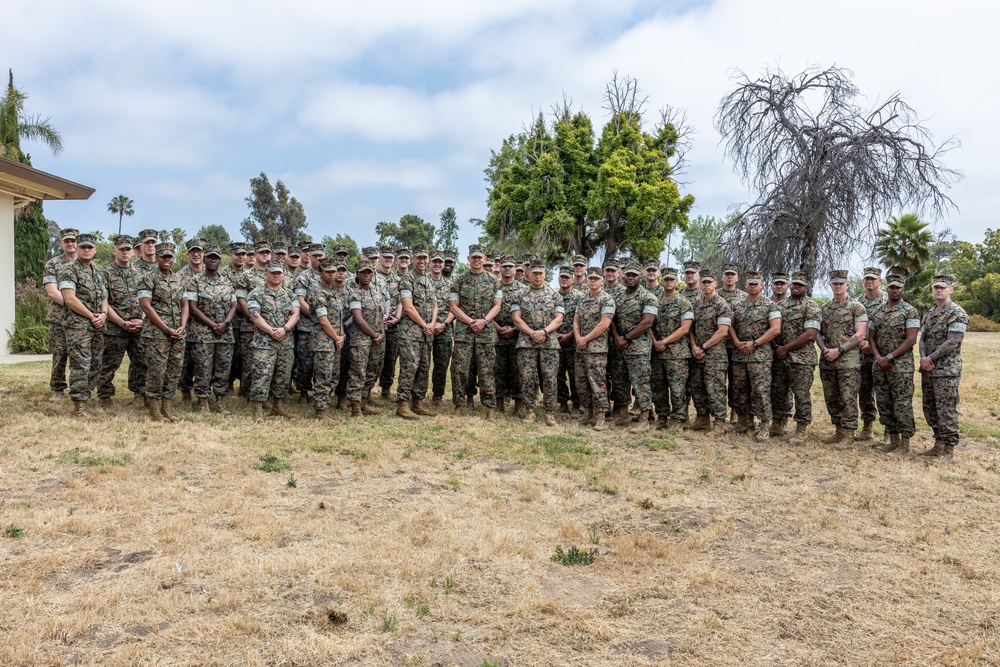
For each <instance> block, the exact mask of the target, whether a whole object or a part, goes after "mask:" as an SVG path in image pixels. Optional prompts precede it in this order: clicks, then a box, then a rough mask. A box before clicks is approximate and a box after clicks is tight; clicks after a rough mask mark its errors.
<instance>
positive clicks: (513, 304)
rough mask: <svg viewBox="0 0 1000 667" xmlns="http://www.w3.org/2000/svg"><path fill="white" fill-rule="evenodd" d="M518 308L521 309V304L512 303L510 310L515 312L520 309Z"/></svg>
mask: <svg viewBox="0 0 1000 667" xmlns="http://www.w3.org/2000/svg"><path fill="white" fill-rule="evenodd" d="M518 310H521V306H520V305H518V304H516V303H512V304H510V312H512V313H513V312H515V311H518Z"/></svg>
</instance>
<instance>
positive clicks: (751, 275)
mask: <svg viewBox="0 0 1000 667" xmlns="http://www.w3.org/2000/svg"><path fill="white" fill-rule="evenodd" d="M743 278H744V280H745V281H746V284H747V285H760V284H761V283H762V282H764V276H762V275H761V274H760V271H747V272H746V273H744V274H743Z"/></svg>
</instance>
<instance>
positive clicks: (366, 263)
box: [354, 259, 375, 273]
mask: <svg viewBox="0 0 1000 667" xmlns="http://www.w3.org/2000/svg"><path fill="white" fill-rule="evenodd" d="M374 270H375V268H374V265H373V264H372V261H371V260H370V259H359V260H358V263H357V264H355V265H354V272H355V273H361V272H363V271H374Z"/></svg>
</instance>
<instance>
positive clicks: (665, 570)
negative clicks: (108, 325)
mask: <svg viewBox="0 0 1000 667" xmlns="http://www.w3.org/2000/svg"><path fill="white" fill-rule="evenodd" d="M998 348H1000V336H998V335H989V334H970V335H969V336H968V337H967V342H966V344H965V359H966V366H965V369H966V375H965V377H964V378H963V385H962V392H963V396H962V398H963V403H962V419H963V421H962V427H963V431H964V433H963V438H964V439H963V443H962V446H961V447H960V448H959V449H958V450H957V451H956V458H955V461H954V462H952V463H937V462H926V461H925V460H920V459H917V458H905V459H902V460H900V459H899V458H897V457H889V456H885V455H880V454H877V453H875V452H872V451H871V450H870V449H869V448H868V447H867V446H865V447H862V446H858V447H856V448H854V449H850V450H848V451H834V450H832V449H831V448H829V447H827V446H824V445H821V444H818V442H816V443H812V444H806V445H802V446H793V445H790V444H788V443H787V442H783V441H781V440H772V441H770V442H769V443H766V444H757V443H754V442H753V441H752V440H751V439H749V438H747V437H743V436H732V437H727V438H725V439H721V440H710V439H708V438H707V437H704V436H701V435H689V434H685V433H676V434H673V433H665V432H659V433H654V434H651V435H649V436H648V437H641V438H635V437H629V436H627V435H626V434H624V433H622V432H621V431H618V430H615V429H613V428H612V429H610V430H609V431H607V432H605V433H603V434H595V433H594V432H593V431H589V430H584V429H581V428H579V427H577V426H576V425H575V424H573V423H570V422H568V421H561V422H560V424H559V426H558V427H556V428H551V429H550V428H546V427H545V426H543V425H535V426H526V425H523V424H522V423H521V422H519V421H515V420H513V419H505V418H501V419H500V420H499V421H498V422H496V424H495V425H488V424H487V423H485V422H484V421H482V420H481V419H479V418H477V416H478V413H480V410H479V409H477V410H476V411H475V414H474V416H473V417H466V418H464V419H459V418H455V417H453V416H451V415H450V414H445V415H442V416H440V417H438V418H436V419H424V420H421V421H420V422H419V423H416V424H412V423H407V422H403V421H402V420H399V419H398V418H396V417H394V416H385V417H378V418H366V419H363V420H358V421H355V422H351V423H350V424H348V423H347V421H346V419H345V420H344V423H343V424H338V425H334V426H333V427H325V426H323V427H320V426H317V424H316V422H315V421H312V420H308V419H306V418H305V417H306V416H307V415H308V412H307V411H306V410H305V409H304V408H302V409H299V408H298V406H295V407H296V409H297V410H298V411H299V413H300V414H301V416H302V417H303V418H301V419H296V420H292V421H279V420H269V421H268V422H267V424H266V426H265V427H264V428H259V429H255V428H254V426H253V424H252V422H251V420H250V419H249V417H248V416H247V415H245V414H241V415H239V416H234V417H219V416H216V415H212V416H209V417H203V416H201V415H195V414H193V413H185V414H184V415H183V420H182V421H181V423H179V424H175V425H171V424H151V423H149V422H147V421H146V420H145V418H144V415H143V414H142V413H140V412H139V411H137V410H134V409H132V408H130V407H125V406H124V405H123V406H122V407H120V408H119V409H118V411H117V412H115V413H114V414H113V415H111V416H108V417H107V418H106V419H104V420H102V421H99V422H94V423H84V424H81V423H78V422H75V421H74V420H72V419H70V418H69V412H70V406H69V405H68V404H63V405H51V404H49V403H47V402H45V400H44V399H45V398H46V394H47V376H48V368H47V366H46V364H37V363H36V364H24V365H15V366H2V367H0V531H2V532H0V665H4V666H14V665H74V664H82V665H105V666H114V665H145V664H152V665H427V666H431V665H452V664H454V665H462V666H473V667H485V666H488V665H507V666H511V665H529V666H541V665H546V666H547V665H630V666H631V665H707V664H712V665H758V664H766V665H892V664H901V665H913V664H915V665H995V664H1000V565H998V554H1000V532H998V530H997V526H998V521H997V516H998V512H1000V378H998V372H1000V358H998V357H1000V353H998ZM120 375H121V374H120ZM815 390H816V399H817V401H818V406H817V408H816V409H815V414H816V421H815V424H814V430H815V431H816V432H817V436H822V435H825V434H826V433H828V432H829V431H830V428H829V426H828V424H827V423H825V421H824V420H825V417H826V414H825V412H824V411H823V408H822V400H821V398H820V397H819V393H818V392H819V382H818V381H817V382H816V385H815ZM918 392H919V386H918ZM233 403H234V404H235V403H236V401H233ZM916 403H917V406H918V407H917V412H918V415H919V397H918V398H917V399H916ZM449 412H450V411H449ZM340 414H342V415H343V413H340ZM919 428H920V429H921V430H920V432H919V434H918V437H917V438H916V440H915V443H914V445H915V448H917V449H923V448H925V447H927V446H929V444H930V438H929V433H928V431H927V430H926V424H924V423H923V422H922V420H920V426H919ZM818 439H819V438H818V437H817V441H818ZM557 547H560V548H561V549H562V550H563V553H566V552H568V551H570V549H571V547H577V548H578V549H579V550H580V551H582V552H584V555H585V556H586V555H588V554H589V553H590V552H591V550H596V552H595V555H594V557H593V562H592V564H589V565H587V564H576V565H569V566H567V565H563V564H561V563H559V562H554V561H553V560H552V556H553V555H554V554H555V553H556V549H557Z"/></svg>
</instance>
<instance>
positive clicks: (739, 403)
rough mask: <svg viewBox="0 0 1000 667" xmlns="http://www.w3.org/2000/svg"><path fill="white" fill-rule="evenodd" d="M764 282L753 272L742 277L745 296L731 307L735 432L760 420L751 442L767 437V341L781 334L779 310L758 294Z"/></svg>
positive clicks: (770, 417)
mask: <svg viewBox="0 0 1000 667" xmlns="http://www.w3.org/2000/svg"><path fill="white" fill-rule="evenodd" d="M763 282H764V279H763V277H762V276H761V274H760V273H759V272H757V271H748V272H747V274H746V286H747V296H746V298H744V299H740V300H739V301H737V302H736V303H735V304H734V305H733V326H732V327H730V330H729V338H730V340H731V341H732V342H733V351H732V357H731V358H732V366H733V382H734V384H735V385H736V389H735V391H733V392H732V394H733V397H734V398H735V400H736V406H735V410H736V413H737V415H738V416H739V423H738V425H737V426H736V428H735V430H736V431H738V432H741V433H745V432H747V431H748V430H750V429H751V428H752V427H753V418H754V417H756V418H757V419H758V420H759V421H760V427H759V428H758V429H757V431H756V433H754V440H756V441H758V442H763V441H764V440H767V439H768V438H769V437H770V434H771V419H772V414H771V359H772V357H773V352H772V348H771V341H772V340H773V339H774V338H775V337H776V336H777V335H778V333H780V332H781V311H780V310H779V309H778V307H777V306H775V305H774V302H773V301H771V300H770V299H768V298H767V297H766V296H763V295H762V294H761V288H762V286H763Z"/></svg>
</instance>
